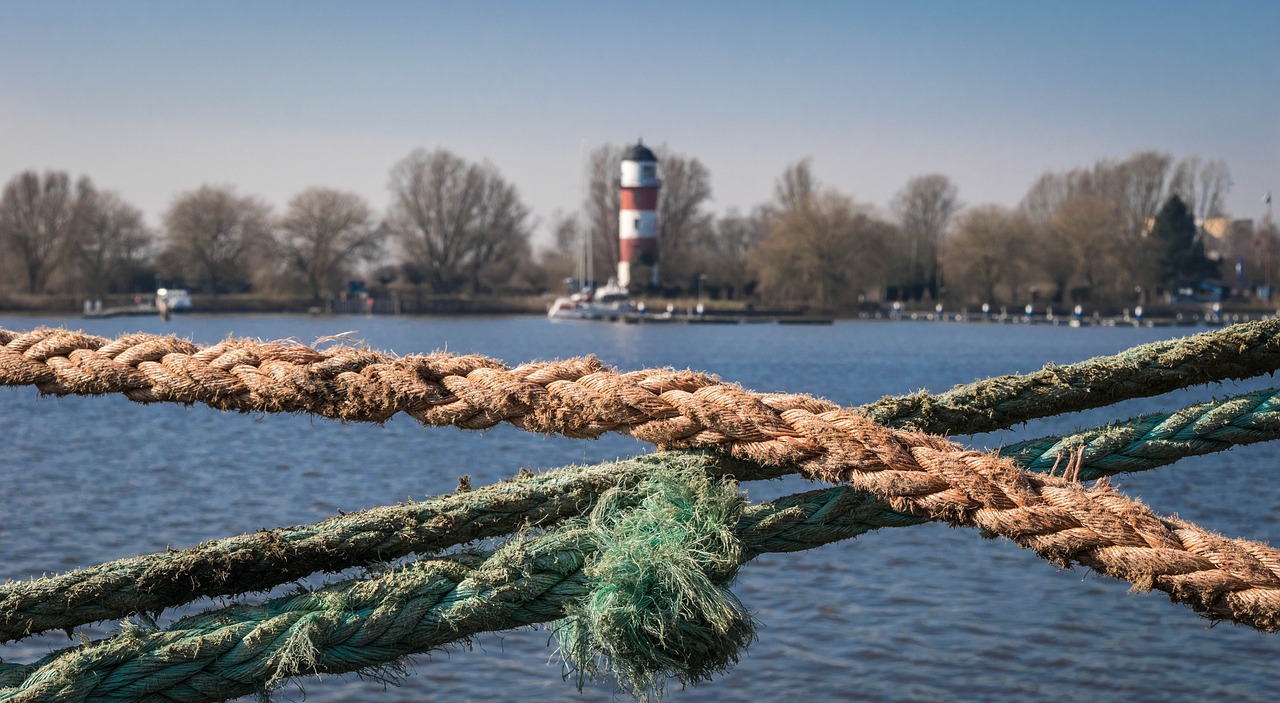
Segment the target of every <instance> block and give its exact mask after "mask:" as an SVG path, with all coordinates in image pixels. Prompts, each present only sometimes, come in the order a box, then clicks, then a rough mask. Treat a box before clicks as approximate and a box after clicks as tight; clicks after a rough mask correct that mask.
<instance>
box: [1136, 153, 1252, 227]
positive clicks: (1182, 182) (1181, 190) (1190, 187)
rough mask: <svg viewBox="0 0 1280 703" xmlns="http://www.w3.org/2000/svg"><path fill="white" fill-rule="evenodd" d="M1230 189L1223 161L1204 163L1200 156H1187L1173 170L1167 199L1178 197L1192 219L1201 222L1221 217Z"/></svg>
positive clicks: (1230, 184) (1229, 177)
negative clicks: (1172, 196) (1184, 204)
mask: <svg viewBox="0 0 1280 703" xmlns="http://www.w3.org/2000/svg"><path fill="white" fill-rule="evenodd" d="M1232 185H1233V183H1232V181H1231V171H1230V169H1228V168H1227V163H1226V162H1225V161H1219V160H1215V161H1208V162H1206V161H1204V160H1202V159H1201V158H1200V157H1199V156H1188V157H1186V158H1184V159H1183V160H1181V161H1179V162H1178V165H1177V166H1176V167H1175V168H1174V171H1173V178H1172V179H1171V181H1170V183H1169V195H1176V196H1178V198H1179V199H1180V200H1182V202H1183V203H1186V205H1187V207H1188V208H1190V209H1191V210H1192V213H1193V214H1194V216H1195V218H1196V219H1197V220H1201V221H1203V220H1206V219H1209V218H1211V217H1222V216H1223V214H1224V207H1223V205H1224V199H1225V198H1226V196H1227V193H1229V192H1230V191H1231V186H1232ZM1154 216H1155V215H1154V213H1153V214H1152V217H1154Z"/></svg>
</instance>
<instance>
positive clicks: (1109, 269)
mask: <svg viewBox="0 0 1280 703" xmlns="http://www.w3.org/2000/svg"><path fill="white" fill-rule="evenodd" d="M1125 227H1126V217H1125V215H1124V214H1122V213H1121V211H1120V208H1119V207H1118V206H1117V205H1116V203H1115V202H1114V201H1113V200H1111V199H1110V198H1105V197H1101V196H1097V195H1088V194H1079V195H1076V196H1073V197H1072V198H1071V199H1070V200H1068V201H1067V202H1066V203H1064V205H1063V207H1062V208H1060V209H1059V210H1058V213H1057V215H1055V217H1054V219H1053V221H1052V222H1050V224H1049V231H1048V234H1049V237H1050V238H1051V240H1052V241H1053V242H1054V246H1053V247H1052V248H1051V250H1052V251H1054V252H1055V253H1056V254H1057V255H1060V256H1066V257H1069V258H1070V260H1071V262H1072V267H1071V268H1072V269H1073V271H1072V273H1073V276H1074V280H1075V282H1076V283H1078V284H1079V285H1078V288H1079V290H1078V291H1077V293H1076V294H1075V295H1072V296H1071V300H1072V302H1084V301H1085V300H1102V301H1112V302H1118V301H1120V300H1121V296H1122V294H1125V293H1127V292H1128V290H1130V289H1131V288H1130V283H1131V281H1132V280H1133V279H1132V275H1133V273H1134V272H1133V270H1132V269H1131V268H1130V267H1131V266H1132V265H1135V264H1136V263H1137V262H1136V259H1137V256H1138V255H1137V252H1136V251H1133V250H1131V248H1130V247H1128V246H1126V245H1125V243H1124V241H1123V239H1122V234H1121V233H1122V232H1123V230H1124V228H1125ZM1055 282H1056V283H1058V290H1057V291H1056V292H1055V294H1054V299H1055V300H1058V301H1062V302H1066V296H1065V295H1064V294H1066V293H1068V292H1069V291H1066V290H1064V288H1065V286H1064V283H1066V281H1063V280H1061V279H1059V280H1057V281H1055Z"/></svg>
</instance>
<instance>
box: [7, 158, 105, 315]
mask: <svg viewBox="0 0 1280 703" xmlns="http://www.w3.org/2000/svg"><path fill="white" fill-rule="evenodd" d="M92 190H93V184H92V183H91V182H90V181H89V179H88V178H83V177H82V178H81V179H80V181H79V182H78V183H77V185H76V188H75V189H74V190H73V189H72V186H71V177H70V176H69V175H67V173H66V172H65V171H48V172H46V173H45V174H44V176H43V177H41V176H40V175H39V174H37V173H36V172H35V171H24V172H22V173H20V174H18V175H17V176H14V177H13V178H12V179H10V180H9V182H8V184H6V185H5V188H4V195H3V196H0V247H3V249H4V250H5V252H6V253H8V254H9V255H10V256H13V257H14V258H15V259H16V260H17V263H18V265H19V266H20V267H21V268H22V271H23V273H24V274H25V277H26V284H27V285H26V287H27V292H28V293H42V292H44V291H45V289H46V287H47V285H48V283H49V278H50V276H51V274H52V273H53V271H54V269H55V268H56V267H57V266H58V264H59V263H60V261H59V259H60V257H62V256H63V255H64V254H65V252H66V249H67V247H68V245H69V242H70V241H71V239H72V238H73V237H74V236H75V229H76V227H77V226H78V223H79V215H80V213H81V212H83V207H82V204H81V203H82V201H83V200H84V199H85V198H87V197H89V194H90V193H91V192H92Z"/></svg>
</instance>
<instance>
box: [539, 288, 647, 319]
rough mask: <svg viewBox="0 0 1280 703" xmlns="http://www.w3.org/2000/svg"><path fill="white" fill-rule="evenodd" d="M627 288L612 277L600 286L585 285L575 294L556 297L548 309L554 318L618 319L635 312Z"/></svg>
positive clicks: (548, 314) (548, 312)
mask: <svg viewBox="0 0 1280 703" xmlns="http://www.w3.org/2000/svg"><path fill="white" fill-rule="evenodd" d="M634 310H635V308H634V306H633V305H632V304H631V296H630V294H628V293H627V289H626V288H623V287H621V286H619V285H618V282H617V281H616V280H614V279H612V278H610V279H609V282H608V283H606V284H605V285H603V286H601V287H599V288H595V289H592V288H589V287H584V288H583V289H582V290H580V291H578V292H577V293H574V294H573V295H568V296H563V297H560V298H556V300H555V302H554V303H552V304H551V308H550V309H549V310H547V317H549V318H551V319H552V320H617V319H619V318H621V317H622V316H623V315H626V314H627V313H630V312H633V311H634Z"/></svg>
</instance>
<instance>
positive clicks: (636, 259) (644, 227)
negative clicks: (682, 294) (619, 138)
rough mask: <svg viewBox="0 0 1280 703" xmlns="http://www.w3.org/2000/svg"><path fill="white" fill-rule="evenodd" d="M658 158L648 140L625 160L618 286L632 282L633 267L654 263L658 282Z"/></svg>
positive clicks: (651, 281) (652, 277)
mask: <svg viewBox="0 0 1280 703" xmlns="http://www.w3.org/2000/svg"><path fill="white" fill-rule="evenodd" d="M661 187H662V181H660V180H658V158H657V157H656V156H654V155H653V152H652V151H650V150H649V147H647V146H645V145H644V141H642V140H637V141H636V145H635V146H634V147H632V148H631V151H630V152H629V153H628V154H627V155H626V156H625V157H624V158H623V159H622V177H621V178H620V179H618V196H619V197H618V200H619V207H618V285H620V286H622V287H623V288H626V287H627V286H629V285H631V266H632V265H633V264H640V265H646V266H650V267H651V269H650V271H651V275H650V279H649V284H650V285H651V286H653V287H655V288H656V287H657V285H658V189H659V188H661Z"/></svg>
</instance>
